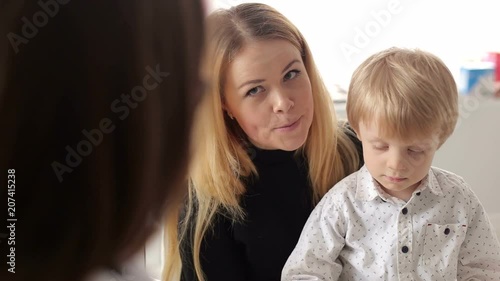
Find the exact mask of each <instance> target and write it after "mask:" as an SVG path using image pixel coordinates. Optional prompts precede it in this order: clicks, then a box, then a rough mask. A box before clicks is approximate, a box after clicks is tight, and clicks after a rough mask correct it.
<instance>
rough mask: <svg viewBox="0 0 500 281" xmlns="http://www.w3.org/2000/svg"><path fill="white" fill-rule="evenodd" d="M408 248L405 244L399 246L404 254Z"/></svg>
mask: <svg viewBox="0 0 500 281" xmlns="http://www.w3.org/2000/svg"><path fill="white" fill-rule="evenodd" d="M409 250H410V249H408V247H406V246H403V248H401V251H402V252H403V253H405V254H406V253H408V251H409Z"/></svg>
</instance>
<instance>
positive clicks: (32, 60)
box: [0, 0, 203, 281]
mask: <svg viewBox="0 0 500 281" xmlns="http://www.w3.org/2000/svg"><path fill="white" fill-rule="evenodd" d="M42 14H45V17H44V16H43V15H42ZM33 27H34V28H33ZM0 32H1V33H0V35H1V38H2V40H3V41H2V44H0V124H1V125H0V131H1V132H2V133H1V134H2V136H1V137H0V172H1V175H2V176H1V180H2V186H6V184H7V176H8V175H11V174H13V175H14V178H15V191H14V193H8V189H7V188H3V187H2V189H1V191H0V194H1V197H2V202H5V204H6V202H7V197H11V198H14V199H15V214H14V217H15V218H16V219H17V221H16V222H15V246H14V245H9V244H8V242H7V239H5V240H4V239H3V238H0V239H2V240H4V241H1V243H0V247H1V248H2V251H1V253H2V256H3V258H2V260H3V262H2V268H1V271H0V280H51V281H62V280H64V281H66V280H74V281H79V280H84V279H85V278H86V277H87V276H88V275H89V274H90V273H91V272H93V271H95V270H99V269H102V268H106V267H109V268H113V267H119V266H120V265H121V264H122V263H123V262H125V261H126V260H127V259H129V258H130V257H131V256H132V255H133V254H134V253H136V252H137V251H138V250H139V249H140V248H141V247H142V246H143V245H144V243H145V242H146V240H147V238H148V237H149V236H150V234H152V232H153V231H154V230H155V229H156V227H157V226H158V225H159V224H158V223H157V222H159V221H160V220H161V219H162V217H163V215H164V214H165V212H166V211H168V206H174V205H175V204H176V201H177V200H178V198H180V197H181V196H182V195H183V193H184V189H183V187H185V185H184V182H185V172H186V166H187V163H188V160H189V155H188V146H189V135H190V131H191V123H192V122H191V121H192V115H193V114H194V109H195V106H196V104H197V101H198V99H199V92H200V89H201V79H200V76H199V72H198V66H199V59H200V52H201V48H202V46H203V9H202V4H201V2H200V1H195V0H190V1H186V0H177V1H160V0H140V1H139V0H135V1H133V0H125V1H122V0H121V1H117V0H114V1H113V0H111V1H69V0H67V1H62V0H57V1H56V0H46V1H44V0H42V1H21V2H18V1H8V2H2V3H0ZM127 97H128V98H127ZM11 169H14V173H9V172H8V171H9V170H10V172H12V170H11ZM9 184H10V183H9ZM11 187H12V186H11ZM11 191H12V190H11ZM9 192H10V191H9ZM3 207H5V209H2V216H1V218H2V224H4V223H5V222H7V218H6V217H5V216H6V215H7V212H6V211H7V210H6V209H7V206H6V205H3ZM11 218H12V217H11ZM5 231H8V230H6V228H4V227H2V230H0V232H5ZM8 235H10V234H8ZM11 247H14V248H15V274H13V273H11V272H9V271H8V270H7V269H8V268H10V266H9V264H6V263H5V260H4V259H5V255H4V253H7V254H8V253H9V252H7V251H10V248H11ZM7 262H9V261H8V260H7ZM5 266H8V268H4V267H5Z"/></svg>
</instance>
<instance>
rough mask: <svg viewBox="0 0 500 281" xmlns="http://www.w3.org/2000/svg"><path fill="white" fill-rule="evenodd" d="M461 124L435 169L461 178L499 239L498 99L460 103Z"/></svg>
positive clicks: (438, 158)
mask: <svg viewBox="0 0 500 281" xmlns="http://www.w3.org/2000/svg"><path fill="white" fill-rule="evenodd" d="M460 104H461V105H462V106H461V108H462V110H461V111H462V112H461V118H460V122H459V124H458V125H457V127H456V130H455V132H454V133H453V135H452V136H451V137H450V138H449V139H448V141H447V142H446V143H445V144H444V145H443V146H442V147H441V148H440V150H439V151H438V152H437V154H436V158H435V161H434V165H435V166H438V167H441V168H443V169H447V170H450V171H452V172H454V173H456V174H459V175H461V176H462V177H464V179H465V180H466V181H467V182H468V183H469V184H470V185H471V187H472V189H473V190H474V192H475V193H476V195H477V196H478V197H479V199H480V200H481V202H482V203H483V205H484V207H485V209H486V211H487V212H488V214H489V216H490V220H491V221H492V223H493V224H494V226H495V228H496V230H497V234H498V237H499V239H500V99H497V100H483V101H481V100H477V99H470V98H469V99H462V100H461V102H460Z"/></svg>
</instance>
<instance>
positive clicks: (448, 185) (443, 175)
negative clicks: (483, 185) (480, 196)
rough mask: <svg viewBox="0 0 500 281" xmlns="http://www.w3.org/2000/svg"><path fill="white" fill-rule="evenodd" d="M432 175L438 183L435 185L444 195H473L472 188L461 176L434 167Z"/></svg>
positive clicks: (431, 170)
mask: <svg viewBox="0 0 500 281" xmlns="http://www.w3.org/2000/svg"><path fill="white" fill-rule="evenodd" d="M430 173H432V176H433V178H434V179H435V181H436V182H435V184H437V185H438V186H439V188H440V189H441V191H442V192H443V193H444V194H450V193H453V194H456V193H460V194H463V195H465V196H469V195H472V193H473V192H472V190H471V188H470V186H469V185H468V184H467V182H466V181H465V180H464V178H463V177H462V176H460V175H457V174H455V173H453V172H451V171H448V170H445V169H442V168H438V167H434V166H432V167H431V169H430Z"/></svg>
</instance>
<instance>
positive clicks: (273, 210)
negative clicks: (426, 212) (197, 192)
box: [181, 136, 361, 281]
mask: <svg viewBox="0 0 500 281" xmlns="http://www.w3.org/2000/svg"><path fill="white" fill-rule="evenodd" d="M352 139H353V141H355V142H356V144H357V145H358V148H359V149H360V148H361V146H360V143H359V141H358V140H357V139H356V137H355V136H353V137H352ZM253 149H254V150H255V153H254V152H252V153H251V156H252V157H253V162H254V164H255V166H256V168H257V171H258V173H259V176H258V178H252V179H249V180H248V184H247V193H246V194H245V195H244V196H243V198H242V202H241V204H242V207H243V208H244V210H245V212H246V218H245V220H244V222H241V223H234V224H232V222H231V221H230V219H228V218H226V217H224V216H221V215H220V216H218V217H217V218H216V220H215V222H214V226H213V232H208V234H207V235H206V237H205V239H204V241H203V244H202V246H201V266H202V269H203V271H204V273H205V275H206V280H207V281H279V280H280V276H281V270H282V268H283V266H284V264H285V262H286V260H287V259H288V256H289V255H290V253H291V252H292V250H293V249H294V248H295V245H296V244H297V241H298V239H299V236H300V233H301V231H302V228H303V226H304V224H305V222H306V220H307V218H308V217H309V215H310V213H311V211H312V209H313V208H314V206H313V204H312V199H311V188H310V187H309V181H308V174H307V173H308V170H307V163H306V161H305V158H304V157H302V156H294V152H289V151H282V150H261V149H258V148H253ZM360 152H361V151H360ZM181 247H182V251H183V253H184V254H183V255H182V256H183V258H182V260H183V270H182V280H183V281H195V280H198V279H197V278H196V277H195V276H196V275H195V272H194V267H193V266H192V262H191V258H190V257H191V250H190V248H191V245H190V244H189V243H188V242H186V243H184V244H183V245H182V246H181Z"/></svg>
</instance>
